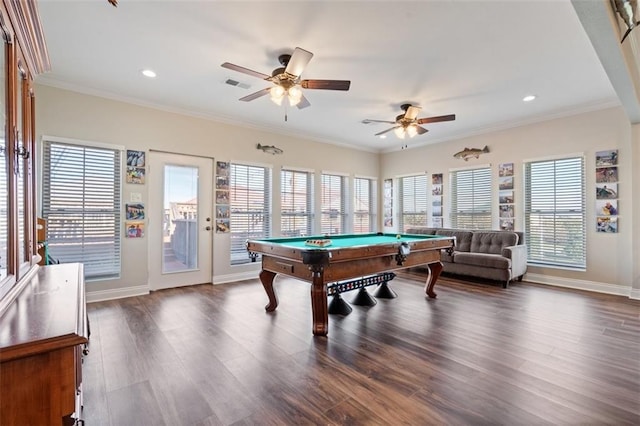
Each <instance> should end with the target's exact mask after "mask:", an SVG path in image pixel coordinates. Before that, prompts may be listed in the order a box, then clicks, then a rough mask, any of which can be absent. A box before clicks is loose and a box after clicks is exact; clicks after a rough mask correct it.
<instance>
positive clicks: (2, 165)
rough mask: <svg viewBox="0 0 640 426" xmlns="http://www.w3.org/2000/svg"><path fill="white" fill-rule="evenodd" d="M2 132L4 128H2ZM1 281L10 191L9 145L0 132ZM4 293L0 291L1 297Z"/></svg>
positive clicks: (6, 270) (7, 237) (7, 257)
mask: <svg viewBox="0 0 640 426" xmlns="http://www.w3.org/2000/svg"><path fill="white" fill-rule="evenodd" d="M0 132H2V130H0ZM0 136H2V138H1V139H0V282H2V280H3V279H4V278H5V277H6V276H7V273H8V269H7V261H8V259H9V256H8V254H9V251H8V249H7V247H8V243H9V222H8V220H7V219H8V217H9V192H8V191H7V188H8V187H7V182H8V175H7V170H8V168H9V162H8V161H7V157H8V156H7V147H6V142H5V140H4V135H3V134H0ZM2 296H3V294H2V293H0V297H2Z"/></svg>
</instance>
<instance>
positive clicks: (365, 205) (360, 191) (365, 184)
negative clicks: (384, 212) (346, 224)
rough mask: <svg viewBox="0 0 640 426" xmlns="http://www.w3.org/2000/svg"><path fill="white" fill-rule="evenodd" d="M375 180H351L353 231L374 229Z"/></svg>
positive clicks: (363, 231) (371, 230)
mask: <svg viewBox="0 0 640 426" xmlns="http://www.w3.org/2000/svg"><path fill="white" fill-rule="evenodd" d="M375 182H376V181H375V180H373V179H367V178H358V177H357V178H354V180H353V188H354V190H353V232H355V233H365V232H373V231H375V230H376V184H375Z"/></svg>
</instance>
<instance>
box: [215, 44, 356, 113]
mask: <svg viewBox="0 0 640 426" xmlns="http://www.w3.org/2000/svg"><path fill="white" fill-rule="evenodd" d="M312 57H313V53H311V52H309V51H307V50H304V49H301V48H299V47H296V48H295V50H294V51H293V54H292V55H280V56H278V61H279V62H280V64H281V65H282V67H279V68H276V69H275V70H273V72H272V73H271V75H267V74H263V73H261V72H258V71H253V70H250V69H248V68H245V67H241V66H239V65H235V64H231V63H229V62H225V63H224V64H222V67H223V68H227V69H230V70H233V71H238V72H241V73H244V74H247V75H250V76H253V77H258V78H261V79H263V80H267V81H270V82H272V83H273V84H274V86H272V87H267V88H265V89H262V90H259V91H257V92H255V93H252V94H250V95H247V96H245V97H243V98H240V100H241V101H245V102H249V101H252V100H254V99H257V98H259V97H261V96H264V95H266V94H269V95H271V100H272V101H273V102H275V103H276V104H278V105H282V101H283V99H284V98H285V97H286V98H287V99H288V101H289V104H290V105H291V106H294V105H295V106H297V107H298V108H299V109H302V108H306V107H308V106H309V105H311V104H310V103H309V101H308V100H307V98H306V97H305V96H304V95H303V94H302V89H323V90H349V87H350V86H351V81H349V80H301V79H300V74H302V71H304V68H305V67H306V66H307V64H308V63H309V61H310V60H311V58H312Z"/></svg>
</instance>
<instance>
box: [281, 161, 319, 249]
mask: <svg viewBox="0 0 640 426" xmlns="http://www.w3.org/2000/svg"><path fill="white" fill-rule="evenodd" d="M289 175H291V178H292V179H293V180H294V182H293V183H292V184H285V179H287V176H289ZM296 178H299V179H302V180H303V181H304V182H305V183H304V192H296V191H295V190H294V189H295V186H296V183H295V181H296V180H297V179H296ZM314 180H315V174H314V172H313V171H310V170H303V169H296V168H290V167H287V168H284V167H283V168H282V169H281V170H280V235H282V236H283V237H304V236H310V235H313V234H314V232H315V226H316V225H315V212H314V203H315V199H314V197H315V188H314ZM287 187H291V191H289V192H285V188H287ZM296 194H298V195H303V200H300V199H299V198H298V197H296ZM287 199H291V206H287V208H289V209H290V210H292V211H291V212H286V210H285V208H284V207H285V203H287ZM296 205H298V206H302V205H304V209H303V210H301V211H300V212H297V211H296V208H295V206H296ZM299 219H303V221H306V229H302V228H300V227H299V226H296V224H297V222H298V220H299ZM285 222H291V223H292V224H293V226H285Z"/></svg>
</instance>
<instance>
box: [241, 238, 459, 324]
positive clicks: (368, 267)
mask: <svg viewBox="0 0 640 426" xmlns="http://www.w3.org/2000/svg"><path fill="white" fill-rule="evenodd" d="M454 241H455V240H454V239H453V238H438V239H425V240H417V241H411V242H408V243H407V245H408V246H409V249H410V252H409V253H408V254H407V255H406V256H399V246H400V243H399V242H398V243H390V244H374V245H370V246H358V247H348V248H333V249H329V248H321V249H316V248H305V249H301V248H296V247H291V246H286V245H283V244H277V243H275V244H274V243H270V242H268V241H252V240H249V241H247V250H249V252H251V253H260V254H262V271H261V272H260V275H259V277H260V282H261V283H262V285H263V287H264V289H265V292H266V293H267V297H268V299H269V303H268V304H267V305H266V306H265V309H266V310H267V312H272V311H274V310H275V309H276V308H277V306H278V298H277V295H276V292H275V289H274V286H273V280H274V278H275V276H276V275H277V274H283V275H286V276H290V277H293V278H297V279H299V280H302V281H306V282H309V283H311V308H312V317H313V334H314V335H320V336H325V335H326V334H327V331H328V301H327V283H331V282H337V281H343V280H348V279H352V278H357V277H362V276H366V275H373V274H376V273H380V272H386V271H393V270H398V269H404V268H410V267H414V266H421V265H424V266H426V267H427V269H428V270H429V274H428V276H427V279H426V282H425V293H426V294H427V295H428V296H429V297H431V298H435V297H436V296H437V295H436V293H435V291H434V286H435V284H436V281H437V280H438V277H439V276H440V273H441V272H442V263H440V250H441V249H448V250H451V249H452V248H453V245H454Z"/></svg>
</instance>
